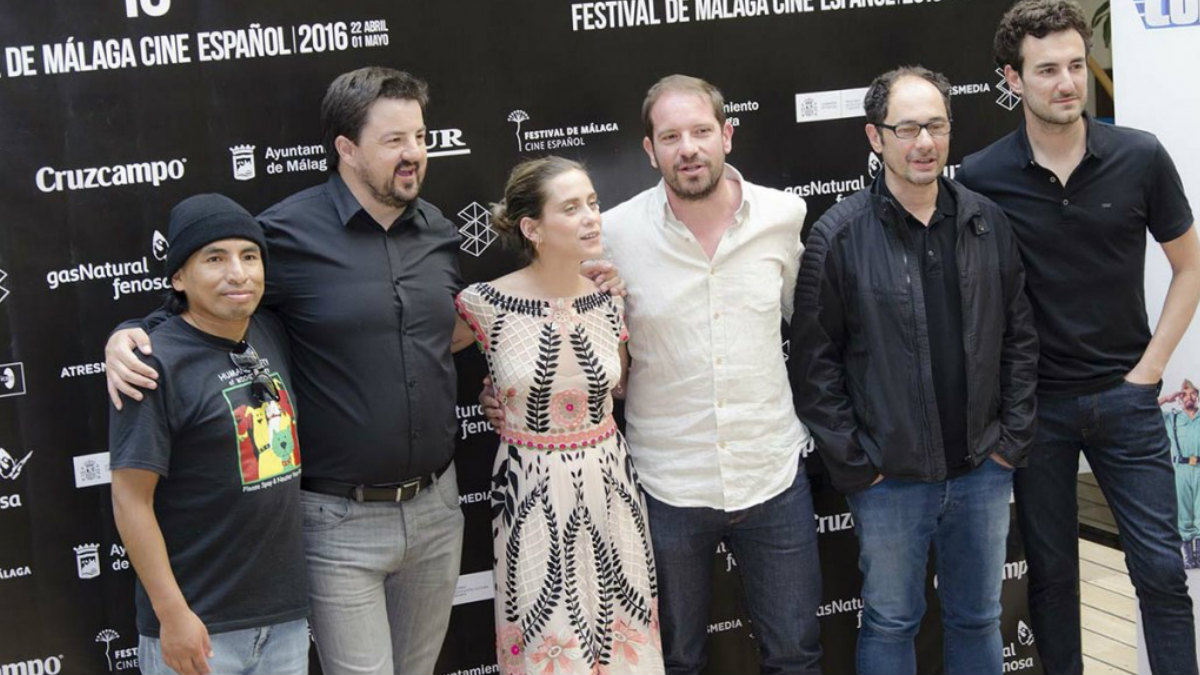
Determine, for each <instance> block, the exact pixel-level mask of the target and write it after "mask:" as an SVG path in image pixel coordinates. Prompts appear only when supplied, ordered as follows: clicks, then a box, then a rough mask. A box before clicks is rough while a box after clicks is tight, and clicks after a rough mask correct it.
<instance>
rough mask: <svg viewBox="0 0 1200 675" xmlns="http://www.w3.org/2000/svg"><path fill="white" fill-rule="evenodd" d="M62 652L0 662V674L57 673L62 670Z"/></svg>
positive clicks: (39, 674) (37, 674) (44, 674)
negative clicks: (55, 654) (41, 656)
mask: <svg viewBox="0 0 1200 675" xmlns="http://www.w3.org/2000/svg"><path fill="white" fill-rule="evenodd" d="M62 662H63V657H62V654H59V655H58V656H46V657H44V658H40V659H29V660H28V661H17V662H16V663H0V675H58V674H59V673H61V672H62Z"/></svg>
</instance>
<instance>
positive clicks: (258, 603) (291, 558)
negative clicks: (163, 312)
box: [109, 194, 308, 675]
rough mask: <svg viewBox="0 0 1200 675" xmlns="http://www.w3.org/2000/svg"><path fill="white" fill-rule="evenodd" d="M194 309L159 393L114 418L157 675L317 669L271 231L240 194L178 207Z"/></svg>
mask: <svg viewBox="0 0 1200 675" xmlns="http://www.w3.org/2000/svg"><path fill="white" fill-rule="evenodd" d="M168 233H169V237H168V238H169V242H170V251H169V253H168V255H167V269H166V273H167V276H168V277H170V279H171V289H172V290H171V294H172V298H171V304H173V305H174V306H175V309H176V310H178V311H177V313H176V314H175V315H174V316H172V317H171V318H169V319H167V320H165V321H163V322H161V323H159V324H158V325H156V326H155V327H154V328H152V329H151V331H150V332H151V335H152V336H153V340H154V354H153V356H143V357H142V358H143V360H144V361H145V362H146V363H147V364H149V365H151V366H152V367H153V368H154V369H155V370H157V371H158V373H159V386H158V388H157V389H154V390H152V391H148V392H146V396H145V397H144V398H143V399H142V400H141V401H133V402H130V403H129V404H128V405H126V406H124V407H123V409H121V410H117V409H116V408H115V407H114V408H112V409H111V410H110V417H109V420H110V423H109V449H110V453H111V462H112V464H111V466H112V470H113V471H112V476H113V479H112V495H113V512H114V515H115V517H116V521H117V528H118V530H120V533H121V539H122V541H123V542H124V543H125V547H126V549H127V550H128V552H129V558H130V560H131V561H132V562H133V566H134V569H135V570H136V572H137V576H138V582H137V585H136V591H135V604H136V607H137V627H138V633H139V635H140V636H141V640H140V642H139V644H138V655H139V660H140V666H141V670H142V672H143V673H164V674H165V673H171V672H178V673H183V674H184V675H203V674H205V673H209V672H217V673H229V672H238V673H305V672H307V669H308V625H307V619H306V617H307V615H308V598H307V587H306V571H305V559H304V544H303V540H302V534H301V519H302V511H301V508H300V481H299V480H298V479H299V477H300V449H299V446H298V443H297V433H296V410H295V407H294V404H293V402H292V400H291V397H290V396H289V393H290V386H289V383H290V377H289V374H288V360H287V351H286V348H285V347H286V344H287V342H286V337H285V335H284V333H283V329H282V326H281V325H280V324H279V322H278V321H277V320H275V318H274V317H273V316H272V315H270V314H269V313H266V312H263V313H257V314H256V313H255V310H256V309H257V308H258V303H259V300H261V299H262V294H263V284H264V269H265V263H266V241H265V239H264V237H263V232H262V228H260V227H259V225H258V223H257V222H255V220H254V218H253V216H251V215H250V214H249V213H248V212H247V211H246V210H245V209H243V208H242V207H241V206H238V205H237V204H236V203H234V202H233V201H232V200H230V199H229V198H227V197H224V196H221V195H216V194H205V195H197V196H194V197H189V198H188V199H185V200H183V201H182V202H180V203H179V204H178V205H176V206H175V208H174V209H172V210H171V216H170V223H169V225H168Z"/></svg>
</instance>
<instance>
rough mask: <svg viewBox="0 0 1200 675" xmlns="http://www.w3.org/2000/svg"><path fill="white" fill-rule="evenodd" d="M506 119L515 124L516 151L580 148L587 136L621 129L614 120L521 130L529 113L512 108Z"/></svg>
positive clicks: (584, 143) (527, 119) (585, 143)
mask: <svg viewBox="0 0 1200 675" xmlns="http://www.w3.org/2000/svg"><path fill="white" fill-rule="evenodd" d="M506 119H507V120H508V121H509V122H513V123H515V124H516V125H517V133H516V136H517V152H535V151H545V150H559V149H562V148H582V147H583V146H585V145H587V137H588V136H594V135H596V134H609V133H614V132H617V131H620V130H621V127H620V125H619V124H617V123H616V122H586V123H584V124H578V125H570V126H561V127H548V128H544V129H526V130H525V131H521V123H522V122H527V121H529V119H530V116H529V113H527V112H525V111H524V110H514V111H512V112H510V113H508V117H507V118H506Z"/></svg>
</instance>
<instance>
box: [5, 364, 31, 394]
mask: <svg viewBox="0 0 1200 675" xmlns="http://www.w3.org/2000/svg"><path fill="white" fill-rule="evenodd" d="M24 395H25V363H24V362H22V361H16V362H14V363H0V398H6V397H8V396H24Z"/></svg>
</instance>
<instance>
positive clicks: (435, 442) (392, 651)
mask: <svg viewBox="0 0 1200 675" xmlns="http://www.w3.org/2000/svg"><path fill="white" fill-rule="evenodd" d="M427 101H428V92H427V87H426V85H425V83H424V82H422V81H421V80H419V79H417V78H416V77H413V76H412V75H409V74H408V73H404V72H400V71H396V70H392V69H389V68H378V67H370V68H362V69H359V70H355V71H352V72H349V73H345V74H343V75H341V76H339V77H338V78H337V79H336V80H334V82H333V83H332V84H331V85H330V87H329V89H328V91H327V92H326V95H325V99H324V101H323V102H322V105H321V122H322V127H323V133H324V142H325V147H326V152H327V154H328V163H329V167H330V176H329V179H328V180H327V181H326V182H325V183H324V184H322V185H318V186H314V187H312V188H309V189H307V190H303V191H301V192H299V193H297V194H295V195H292V196H291V197H288V198H287V199H284V200H283V201H281V202H280V203H278V204H276V205H275V206H272V207H270V208H268V209H267V210H266V211H265V212H263V213H262V214H261V215H260V216H259V222H260V224H261V225H262V228H263V231H264V233H265V235H266V239H267V244H268V247H269V249H270V251H271V254H270V255H271V261H272V265H271V267H270V269H269V272H268V274H267V280H266V294H265V296H264V298H263V305H264V306H267V307H270V308H272V309H274V310H275V311H276V312H277V314H278V315H279V317H280V319H281V320H282V322H283V325H284V327H285V329H286V332H287V335H288V338H289V341H290V346H291V360H292V365H293V372H294V374H295V379H294V384H295V390H296V394H297V400H298V401H299V405H300V406H301V407H302V408H303V410H304V415H305V421H306V422H308V424H307V425H306V427H305V429H304V430H303V431H302V432H301V434H303V438H302V440H301V447H303V448H304V476H303V478H302V488H303V492H302V505H303V508H304V535H305V549H306V551H305V553H306V556H307V558H308V569H309V577H310V579H309V589H310V602H311V606H312V617H311V623H312V629H313V634H314V637H315V638H316V641H317V648H318V652H319V653H320V658H321V666H322V670H323V671H324V672H325V673H326V674H327V675H336V674H338V673H349V672H354V673H381V674H382V673H392V672H396V673H431V672H433V669H434V665H435V663H436V660H437V656H438V652H439V651H440V649H441V644H442V638H443V637H444V635H445V632H446V628H447V625H448V623H449V619H450V609H451V605H452V604H453V596H454V589H455V585H456V581H457V579H458V570H459V559H460V555H461V551H462V530H463V516H462V512H461V511H460V510H459V506H458V488H457V484H456V481H455V475H454V465H453V463H452V462H451V456H452V454H453V451H454V428H455V419H454V401H455V371H454V363H453V360H452V358H451V335H452V333H453V327H454V306H453V298H454V294H455V293H456V292H457V291H458V290H459V289H460V288H461V287H462V285H463V284H462V281H461V279H460V278H459V272H458V262H457V253H458V244H459V238H458V233H457V232H456V229H455V227H454V225H453V224H451V222H450V221H449V220H447V219H446V218H445V217H444V216H443V215H442V213H441V211H439V210H438V209H437V208H436V207H434V206H433V205H432V204H429V203H428V202H426V201H425V200H423V199H420V198H419V197H418V193H419V191H420V187H421V181H422V179H423V178H424V177H425V168H426V161H427V155H426V149H425V134H426V128H425V122H424V108H425V105H426V102H427ZM162 316H164V315H163V314H162V313H161V312H160V313H156V315H152V316H151V317H150V318H149V320H148V323H150V324H152V323H155V322H156V321H157V320H161V318H162ZM465 344H469V340H468V341H467V342H466V343H465ZM465 344H456V345H455V346H457V347H461V346H465ZM133 348H139V349H141V350H142V351H143V352H145V353H149V340H148V339H147V338H146V337H145V333H143V332H141V331H140V329H133V330H123V331H118V332H117V333H115V334H114V335H113V337H112V338H110V340H109V345H108V348H107V350H106V351H107V355H108V372H109V393H110V396H111V397H112V398H113V402H114V404H115V405H116V406H117V407H118V408H119V407H120V395H119V392H120V393H124V394H126V395H128V396H130V397H132V398H135V399H139V400H140V398H141V394H140V393H139V392H138V391H137V388H138V387H151V388H152V387H153V386H154V384H153V382H154V380H153V378H154V377H156V374H155V373H153V371H150V370H149V369H148V368H147V367H144V366H139V364H140V361H137V360H136V358H135V357H134V356H133V354H132V349H133ZM131 359H132V360H131Z"/></svg>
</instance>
